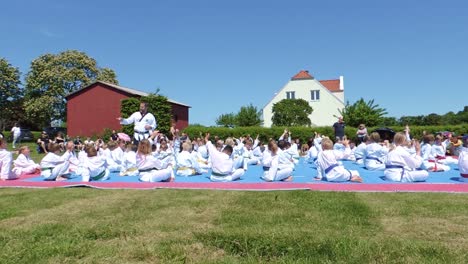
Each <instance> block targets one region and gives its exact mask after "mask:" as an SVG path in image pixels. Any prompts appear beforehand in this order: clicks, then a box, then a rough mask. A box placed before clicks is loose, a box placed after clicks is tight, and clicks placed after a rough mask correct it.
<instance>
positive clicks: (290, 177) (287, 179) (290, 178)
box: [283, 176, 293, 182]
mask: <svg viewBox="0 0 468 264" xmlns="http://www.w3.org/2000/svg"><path fill="white" fill-rule="evenodd" d="M292 180H293V176H289V177H287V178H286V179H284V180H283V181H285V182H290V181H292Z"/></svg>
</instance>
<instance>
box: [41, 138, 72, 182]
mask: <svg viewBox="0 0 468 264" xmlns="http://www.w3.org/2000/svg"><path fill="white" fill-rule="evenodd" d="M59 153H60V145H59V144H57V143H49V153H47V155H45V156H44V158H42V160H41V163H40V165H41V176H42V177H43V178H44V180H46V181H61V180H66V179H67V177H65V174H67V173H68V167H69V166H70V162H69V159H70V153H69V152H65V153H64V154H63V155H62V156H59V155H58V154H59Z"/></svg>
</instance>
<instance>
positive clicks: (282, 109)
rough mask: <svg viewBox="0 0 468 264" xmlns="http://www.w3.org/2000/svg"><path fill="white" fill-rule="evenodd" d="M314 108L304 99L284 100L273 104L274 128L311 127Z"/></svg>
mask: <svg viewBox="0 0 468 264" xmlns="http://www.w3.org/2000/svg"><path fill="white" fill-rule="evenodd" d="M312 111H313V109H312V107H311V106H310V105H309V103H308V102H307V101H306V100H304V99H283V100H281V101H279V102H278V103H275V104H273V109H272V113H273V117H272V118H271V121H272V122H273V126H287V127H289V126H310V125H311V124H312V122H311V121H310V119H309V115H310V114H312Z"/></svg>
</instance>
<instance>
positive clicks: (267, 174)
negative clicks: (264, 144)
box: [262, 149, 294, 181]
mask: <svg viewBox="0 0 468 264" xmlns="http://www.w3.org/2000/svg"><path fill="white" fill-rule="evenodd" d="M265 152H267V151H264V153H265ZM268 152H270V151H268ZM280 152H281V151H280V150H279V149H278V153H276V155H273V156H272V155H271V153H270V154H269V155H270V157H269V158H267V159H268V160H269V162H267V163H269V165H270V167H269V168H268V170H265V169H264V172H263V176H262V179H263V180H265V181H282V180H284V179H286V178H288V177H289V176H291V174H292V172H293V169H294V163H293V162H291V161H289V160H287V159H286V160H285V159H284V158H282V157H281V153H280ZM286 161H287V162H286ZM282 162H286V163H282ZM264 168H265V167H264Z"/></svg>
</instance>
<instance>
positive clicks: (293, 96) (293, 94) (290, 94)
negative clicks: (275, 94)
mask: <svg viewBox="0 0 468 264" xmlns="http://www.w3.org/2000/svg"><path fill="white" fill-rule="evenodd" d="M286 99H296V92H286Z"/></svg>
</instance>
